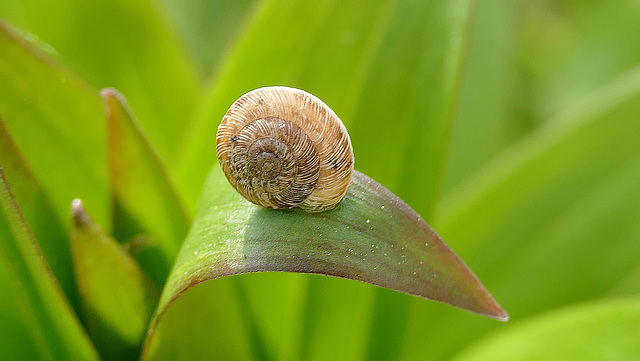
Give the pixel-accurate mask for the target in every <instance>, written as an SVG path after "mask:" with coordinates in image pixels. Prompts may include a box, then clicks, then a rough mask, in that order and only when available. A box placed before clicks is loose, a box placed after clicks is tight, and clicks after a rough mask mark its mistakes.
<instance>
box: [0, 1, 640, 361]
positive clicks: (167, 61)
mask: <svg viewBox="0 0 640 361" xmlns="http://www.w3.org/2000/svg"><path fill="white" fill-rule="evenodd" d="M637 16H638V7H637V5H636V4H635V3H633V2H621V3H618V4H615V5H611V4H610V3H609V2H606V1H596V2H580V1H575V2H569V1H567V2H560V3H557V2H553V3H552V2H536V3H530V2H522V3H514V2H509V1H495V2H489V1H486V2H474V1H463V0H456V1H451V2H436V1H422V2H421V1H417V2H391V1H387V2H384V1H373V2H369V3H368V5H367V6H366V7H363V6H362V4H360V3H358V2H349V1H346V2H332V1H321V2H296V1H259V2H258V1H218V2H209V3H204V2H202V3H199V2H183V1H173V0H164V1H162V2H160V1H151V0H136V1H97V2H94V3H91V4H85V3H84V2H81V1H76V0H61V1H56V2H51V3H48V2H47V3H35V2H31V1H24V2H3V3H0V18H2V19H4V20H6V21H7V23H4V22H3V23H2V25H0V119H1V120H2V128H1V129H0V165H2V168H3V170H4V173H5V174H6V178H7V182H8V184H10V186H11V189H12V191H13V195H14V196H15V199H16V200H17V204H16V203H13V200H12V197H11V195H10V193H9V191H8V188H6V187H5V188H3V193H2V200H3V203H2V204H3V217H0V221H1V222H2V223H0V232H2V233H0V237H2V238H1V239H2V243H0V292H2V295H3V296H2V297H0V355H2V356H3V358H5V357H6V358H9V357H11V358H53V359H65V358H72V359H77V358H83V359H91V358H96V357H97V354H96V352H95V349H94V344H98V345H103V346H101V348H100V349H101V352H102V354H101V356H102V357H103V358H105V359H109V358H114V357H118V355H123V354H124V355H128V356H129V357H131V358H135V357H137V355H138V352H139V348H140V347H141V345H140V341H139V340H140V338H141V336H140V335H141V333H144V332H145V330H146V328H147V325H146V322H145V321H144V320H145V319H146V318H147V317H150V313H151V312H153V311H155V309H154V308H155V306H156V301H155V300H156V299H157V297H158V294H159V291H160V290H159V289H158V288H157V285H162V284H163V283H164V280H165V278H166V277H167V275H168V273H169V270H170V269H171V266H172V264H173V263H174V259H175V256H176V255H177V254H178V252H179V249H180V243H181V242H182V239H183V238H184V236H185V235H186V233H187V231H188V229H189V228H190V225H191V224H192V219H193V218H194V217H195V216H196V209H197V202H198V198H199V196H200V194H201V191H202V189H203V187H202V185H203V184H204V183H205V178H206V177H207V174H208V173H209V171H210V170H211V166H212V165H213V164H214V163H215V158H214V156H215V150H214V146H213V139H214V134H215V128H216V126H217V123H218V121H219V119H221V117H222V115H223V114H224V112H225V110H226V109H227V107H228V106H229V105H230V104H231V103H232V102H233V100H235V99H236V98H237V97H238V96H239V95H240V94H242V93H244V92H246V91H248V90H250V89H253V88H256V87H259V86H264V85H276V84H279V85H289V86H296V87H299V88H303V89H305V90H308V91H310V92H312V93H314V94H316V95H318V96H319V97H320V98H322V99H323V100H324V101H325V102H326V103H327V104H329V105H331V107H332V108H333V109H334V110H335V111H336V113H337V114H339V115H340V117H341V118H342V119H343V121H345V123H346V125H347V128H348V129H349V131H350V134H351V137H352V141H353V145H354V150H355V156H356V168H357V169H359V170H360V171H363V172H364V173H366V174H368V175H370V176H371V177H372V178H374V179H376V180H377V181H379V182H380V183H381V184H383V185H385V186H386V187H387V188H389V189H390V190H391V191H393V192H394V193H396V194H398V195H399V196H400V197H401V198H402V199H404V200H405V201H406V202H407V203H408V204H409V205H410V206H411V207H412V208H413V209H415V210H416V211H417V212H418V213H419V214H421V215H422V217H423V218H424V219H426V220H427V221H429V223H430V224H432V225H433V226H434V228H435V229H436V230H438V232H439V234H440V235H441V236H442V237H443V238H444V239H445V240H446V241H447V243H448V244H449V245H450V246H451V247H452V248H453V249H454V250H455V251H456V253H458V254H459V255H460V256H461V258H462V259H464V260H465V261H466V262H467V264H468V265H469V266H470V267H471V268H472V269H473V270H474V271H475V272H476V274H477V275H478V276H479V278H480V279H481V280H483V282H484V284H485V285H486V286H487V288H488V289H489V290H491V291H492V293H493V295H494V296H495V297H496V299H497V300H499V301H500V303H501V304H502V305H503V306H504V307H505V309H506V310H508V311H509V313H510V314H511V317H512V318H511V321H510V322H509V323H507V324H503V323H499V322H495V321H494V320H490V319H486V318H483V317H480V316H477V315H473V314H469V313H466V312H462V311H460V310H457V309H452V308H447V307H443V306H442V305H440V304H437V303H433V302H427V301H424V300H422V299H419V298H412V297H410V296H407V295H405V294H401V293H397V292H394V291H390V290H387V289H382V288H376V287H374V286H370V285H367V284H364V283H358V282H354V281H349V280H341V279H335V278H327V277H321V276H309V275H299V274H283V273H276V274H274V273H268V274H251V275H241V276H234V277H227V278H221V279H217V280H215V281H211V282H206V283H203V284H201V285H199V286H197V287H194V288H193V289H191V290H190V291H189V292H186V293H184V294H183V295H182V296H181V297H179V298H178V299H177V300H176V302H175V303H174V304H173V305H172V306H171V307H170V308H169V310H168V311H167V312H166V314H165V315H164V316H163V318H162V321H161V323H160V325H159V327H158V328H157V329H156V330H155V331H154V332H155V334H154V336H153V337H154V339H155V340H157V342H156V343H155V344H154V345H151V346H149V347H150V348H149V350H150V351H149V353H148V355H147V356H148V357H149V358H150V359H175V358H183V359H198V358H216V359H277V360H296V359H318V360H325V359H348V360H353V359H381V360H382V359H400V360H413V359H425V358H426V359H435V360H445V359H452V358H455V359H461V360H462V359H474V360H475V359H491V360H492V359H496V358H497V357H499V356H502V357H503V358H507V359H514V358H517V359H531V360H540V359H547V358H548V357H551V356H550V354H551V353H553V355H562V356H561V357H560V358H562V359H567V360H568V359H572V358H573V359H579V360H584V359H588V358H589V357H592V358H598V357H600V356H602V355H605V356H602V357H613V356H607V355H616V357H619V358H620V359H629V360H632V359H637V358H638V356H639V355H640V350H639V349H638V346H637V342H633V340H634V339H635V338H636V337H634V336H633V335H634V333H635V334H636V335H637V334H638V331H639V330H640V320H639V319H638V317H639V315H640V307H639V305H640V299H639V298H638V292H639V291H640V290H639V289H638V282H637V279H638V277H640V265H639V263H638V257H637V255H638V254H640V245H639V243H638V242H637V239H638V236H639V234H640V228H639V227H638V225H637V219H638V217H639V216H640V145H639V142H638V141H637V138H638V137H637V134H640V132H639V131H640V129H639V127H640V122H638V120H637V119H638V117H637V114H640V71H639V70H638V69H640V68H639V67H638V64H640V53H638V50H637V49H638V48H637V46H636V44H637V41H638V36H637V34H640V31H639V30H640V29H638V27H640V23H639V22H637V21H636V20H637ZM9 24H11V25H9ZM16 29H19V30H16ZM19 32H20V33H19ZM107 87H114V88H116V89H118V90H119V91H121V92H122V94H124V95H125V96H126V97H127V100H128V101H129V104H130V107H131V112H132V113H133V114H135V115H136V117H137V119H138V120H139V122H140V125H139V126H137V125H136V122H129V121H120V120H122V119H127V118H128V117H129V112H128V110H127V109H126V107H124V106H123V105H122V102H121V101H119V100H118V95H117V94H116V93H115V92H114V91H113V90H105V91H103V96H104V98H105V99H106V102H107V105H108V109H109V110H110V112H109V114H108V119H109V120H108V121H106V122H105V115H104V100H103V99H102V98H101V97H100V95H99V89H102V88H107ZM107 124H109V125H110V128H107ZM114 135H117V136H114ZM114 149H117V150H118V151H117V152H114V151H113V150H114ZM214 169H215V168H214ZM215 181H216V180H215V176H214V175H212V176H211V178H210V181H209V182H208V183H207V185H208V186H207V187H209V188H205V191H204V192H203V194H206V193H207V192H209V193H210V194H214V193H215V192H216V191H215V190H214V191H211V188H210V187H211V186H212V185H213V184H215ZM3 183H4V182H3ZM231 194H233V193H231ZM218 195H219V196H222V193H220V194H218ZM76 198H80V199H82V201H83V204H81V203H79V202H76V203H74V207H73V212H72V214H71V215H70V212H69V207H70V204H71V201H72V200H73V199H76ZM211 200H212V198H208V197H203V200H202V201H201V202H203V203H206V202H209V201H211ZM17 206H19V207H20V209H21V210H22V213H23V214H24V221H26V223H25V222H23V220H22V219H20V218H19V213H17V212H16V211H15V209H17V208H16V207H17ZM201 206H202V203H201ZM85 209H86V210H85ZM229 212H230V211H229ZM216 214H217V215H218V216H221V215H224V214H225V213H216ZM89 217H90V218H89ZM196 222H197V221H196ZM24 224H28V226H29V228H30V229H31V231H32V234H33V239H32V238H30V234H29V233H28V232H25V231H24ZM217 224H220V223H217ZM331 227H333V226H329V228H327V229H330V228H331ZM192 229H193V228H192ZM201 229H202V230H203V231H206V228H201ZM112 236H113V237H114V238H115V239H117V240H118V241H119V242H121V243H122V244H123V245H126V247H127V248H128V249H127V250H128V252H122V251H121V249H120V248H117V247H115V248H114V247H113V243H111V240H110V237H112ZM87 238H90V239H93V240H94V241H93V242H91V243H83V240H86V239H87ZM35 240H37V243H38V244H39V246H40V248H41V249H42V253H43V255H44V256H45V258H46V261H47V263H48V264H49V265H50V267H51V270H52V273H53V275H55V277H56V279H57V281H58V282H59V284H60V288H61V289H62V290H63V291H64V296H66V297H64V296H63V293H60V292H57V291H56V289H55V288H56V286H55V283H53V282H51V278H48V277H46V276H45V275H46V268H45V267H44V266H43V263H41V262H40V261H39V260H38V259H37V258H36V257H25V256H24V254H31V255H32V256H33V255H35V254H34V253H33V248H32V245H33V242H34V241H35ZM70 240H73V241H72V242H71V241H70ZM96 240H97V241H96ZM149 243H151V244H152V245H153V246H149ZM71 245H74V247H73V248H72V247H71ZM21 247H22V248H21ZM196 250H197V249H194V250H193V251H196ZM183 251H184V250H183ZM72 252H74V253H75V254H76V255H78V254H80V255H83V256H81V257H77V256H76V257H75V258H76V260H77V259H81V260H82V262H78V261H76V263H75V265H74V264H73V261H72ZM184 252H186V251H184ZM96 254H98V255H102V257H98V259H97V260H95V259H93V258H92V257H91V256H92V255H93V256H94V258H95V255H96ZM128 254H133V255H135V260H136V262H132V258H131V257H129V256H128ZM105 260H108V262H107V263H108V264H111V265H112V266H113V269H112V270H111V271H110V272H108V273H105V272H104V270H103V271H96V270H95V269H92V267H91V265H92V262H97V261H105ZM74 266H75V270H76V273H78V277H76V276H75V275H74V274H73V272H74ZM122 270H126V271H125V273H124V276H120V277H119V278H118V276H117V272H119V271H122ZM33 275H40V277H33ZM82 275H90V276H91V277H92V278H91V279H93V280H101V281H100V282H96V283H92V282H84V283H83V281H82ZM87 277H88V276H87ZM76 279H77V282H76ZM113 280H121V281H120V283H119V284H117V285H113V286H109V284H108V282H113ZM116 286H117V287H116ZM116 290H120V291H122V290H124V291H126V295H124V296H123V295H122V294H119V293H118V292H115V291H116ZM110 291H111V292H110ZM79 295H82V297H85V298H86V296H87V295H90V296H95V300H94V302H93V303H89V304H90V305H92V307H94V308H95V309H86V306H85V305H86V304H87V303H86V300H84V299H82V300H81V299H80V296H79ZM619 297H624V298H625V299H623V300H608V299H609V298H619ZM125 299H126V300H132V299H133V300H135V302H132V303H131V304H130V305H129V306H132V307H125V306H126V305H124V304H122V303H121V302H123V301H122V300H125ZM587 301H589V302H587ZM67 302H68V304H69V305H71V307H68V306H67ZM578 303H584V304H582V305H575V304H578ZM114 305H121V306H122V307H120V309H117V308H116V309H115V310H116V312H113V310H114V307H113V306H114ZM103 306H104V307H105V308H104V309H106V310H107V311H106V312H107V313H103V315H105V314H106V315H108V317H106V316H105V318H103V320H104V319H106V320H109V322H102V323H101V322H100V321H99V320H92V319H91V316H90V315H92V314H96V311H100V310H101V307H103ZM109 312H111V313H109ZM75 314H78V315H80V317H81V318H82V320H83V323H82V325H81V324H80V323H78V322H77V321H75V320H76V318H75V317H76V316H75ZM542 314H546V315H542ZM121 325H124V328H119V327H120V326H121ZM576 328H579V329H580V332H577V333H575V338H573V339H569V338H567V337H566V336H567V334H568V333H569V332H572V331H573V330H575V329H576ZM85 330H86V332H85ZM87 332H88V333H89V334H90V335H91V339H89V337H87ZM485 335H487V336H486V340H483V338H485V337H484V336H485ZM547 335H548V336H547ZM576 340H578V341H576ZM598 340H603V341H602V342H598ZM605 340H606V341H605ZM105 345H106V346H105ZM104 350H106V351H104ZM527 350H549V353H546V354H545V353H544V352H539V353H536V352H528V351H527ZM109 352H113V354H110V353H109ZM554 352H555V353H554Z"/></svg>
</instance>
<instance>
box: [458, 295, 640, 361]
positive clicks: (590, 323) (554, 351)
mask: <svg viewBox="0 0 640 361" xmlns="http://www.w3.org/2000/svg"><path fill="white" fill-rule="evenodd" d="M638 335H640V298H638V297H635V298H629V299H621V300H604V301H598V302H594V303H590V304H586V305H579V306H573V307H570V308H566V309H561V310H554V311H551V312H549V313H547V314H545V315H542V316H538V317H535V318H533V319H531V320H526V321H524V322H521V323H519V324H516V325H513V327H509V328H507V329H505V330H503V331H502V332H496V333H495V334H492V335H490V336H489V337H486V338H485V339H483V340H481V341H480V342H478V343H477V344H475V345H473V346H471V347H470V348H469V349H468V350H466V351H465V352H463V353H462V355H460V356H459V357H456V358H454V360H455V361H464V360H474V361H476V360H478V361H482V360H492V361H494V360H495V361H500V360H520V361H535V360H566V361H572V360H580V361H590V360H593V361H596V360H619V361H624V360H629V361H631V360H637V359H638V358H640V343H638Z"/></svg>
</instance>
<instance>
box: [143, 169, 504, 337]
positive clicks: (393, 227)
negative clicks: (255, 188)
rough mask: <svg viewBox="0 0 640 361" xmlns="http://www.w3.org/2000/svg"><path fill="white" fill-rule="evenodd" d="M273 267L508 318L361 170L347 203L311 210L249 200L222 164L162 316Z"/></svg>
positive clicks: (421, 224) (208, 188)
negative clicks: (200, 293) (186, 296)
mask: <svg viewBox="0 0 640 361" xmlns="http://www.w3.org/2000/svg"><path fill="white" fill-rule="evenodd" d="M265 271H281V272H283V271H284V272H299V273H315V274H325V275H331V276H336V277H343V278H350V279H354V280H359V281H364V282H368V283H372V284H375V285H379V286H383V287H387V288H391V289H395V290H398V291H401V292H405V293H409V294H412V295H416V296H420V297H424V298H429V299H433V300H437V301H441V302H445V303H448V304H451V305H454V306H456V307H460V308H464V309H467V310H470V311H474V312H478V313H481V314H484V315H488V316H491V317H495V318H498V319H506V318H507V317H508V316H507V315H506V313H505V312H504V311H503V310H502V309H501V308H500V306H498V304H497V303H495V301H494V300H493V299H492V298H491V296H490V295H489V294H488V293H487V292H486V290H485V289H484V288H483V287H482V285H481V284H480V283H479V282H478V280H477V279H476V278H475V276H474V275H473V274H472V273H471V271H470V270H469V269H468V268H467V267H466V266H465V265H464V263H462V261H460V259H459V258H458V257H457V256H456V255H455V254H454V253H453V252H452V251H451V250H450V249H449V248H448V247H447V246H446V245H445V244H444V243H443V242H442V240H441V239H440V238H439V237H438V235H437V234H436V233H435V232H434V231H433V230H432V229H431V228H430V227H429V226H428V225H427V224H426V223H425V222H424V221H423V220H422V219H421V218H420V216H418V214H416V213H415V212H414V211H413V210H411V208H409V207H408V206H407V205H406V204H405V203H404V202H402V201H401V200H400V199H399V198H398V197H396V196H395V195H393V194H392V193H391V192H389V191H388V190H386V189H385V188H384V187H382V186H381V185H380V184H378V183H377V182H375V181H374V180H372V179H371V178H369V177H367V176H365V175H363V174H362V173H360V172H355V173H354V178H353V180H352V183H351V185H350V187H349V190H348V192H347V196H346V197H345V199H344V200H343V201H342V202H341V203H340V204H339V205H338V207H336V208H335V209H333V210H331V211H327V212H322V213H316V214H310V213H306V212H303V211H301V210H298V209H293V210H272V209H266V208H262V207H259V206H256V205H254V204H251V203H249V202H248V201H246V200H245V199H244V198H242V196H240V194H238V193H237V192H236V191H235V190H234V189H233V188H232V187H231V185H229V184H228V181H227V179H226V177H225V176H224V174H223V173H222V171H221V169H220V168H219V167H214V168H213V170H212V172H211V175H210V177H209V180H208V182H207V185H206V187H205V191H204V193H203V196H202V199H201V203H200V210H199V213H198V215H197V216H196V219H195V220H194V223H193V226H192V229H191V231H190V232H189V235H188V236H187V239H186V240H185V243H184V244H183V246H182V249H181V251H180V255H179V256H178V259H177V260H176V263H175V265H174V268H173V270H172V273H171V274H170V276H169V279H168V280H167V284H166V286H165V289H164V291H163V295H162V298H161V300H160V304H159V307H158V311H157V314H156V315H157V316H160V315H161V314H162V313H164V312H165V311H166V309H167V308H168V307H169V306H170V304H171V302H172V301H174V300H175V299H176V298H178V297H179V296H180V295H181V294H182V293H183V292H185V291H186V290H188V289H189V288H191V287H193V286H194V285H197V284H199V283H202V282H204V281H207V280H211V279H215V278H219V277H223V276H229V275H235V274H241V273H250V272H265ZM157 322H158V320H156V321H154V323H157ZM152 327H155V326H153V325H152Z"/></svg>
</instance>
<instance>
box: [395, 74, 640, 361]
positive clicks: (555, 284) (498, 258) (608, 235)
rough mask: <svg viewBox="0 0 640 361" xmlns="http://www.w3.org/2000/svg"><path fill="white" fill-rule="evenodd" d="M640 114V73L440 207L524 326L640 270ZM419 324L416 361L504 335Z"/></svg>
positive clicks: (459, 243)
mask: <svg viewBox="0 0 640 361" xmlns="http://www.w3.org/2000/svg"><path fill="white" fill-rule="evenodd" d="M639 112H640V67H636V68H634V69H632V70H630V71H628V72H627V73H625V74H623V75H622V76H620V77H619V78H617V79H615V80H614V81H612V82H610V83H609V84H607V85H606V86H605V87H602V88H601V89H599V90H598V91H596V92H594V93H592V94H591V95H590V96H588V97H586V98H585V99H583V100H582V101H581V102H579V103H577V104H575V105H574V106H572V107H570V108H568V109H567V110H566V111H564V112H562V113H561V114H559V115H558V116H557V117H556V118H555V119H553V120H551V121H549V123H548V124H547V125H546V126H544V127H542V128H541V129H540V130H538V131H537V132H535V133H532V134H531V135H530V136H528V137H527V138H525V139H524V140H523V141H522V142H519V143H518V144H517V145H516V146H514V147H513V148H511V149H509V150H508V151H506V152H504V154H502V155H501V156H500V157H499V158H498V159H496V160H495V161H494V162H492V163H490V164H489V165H488V166H487V167H485V169H484V170H483V171H482V172H481V173H479V174H478V175H477V176H476V177H474V178H473V179H470V180H469V181H468V182H467V183H466V184H465V185H464V186H463V187H461V188H460V189H459V190H458V192H457V193H454V194H453V195H452V196H451V197H449V198H447V199H444V200H443V201H442V203H441V206H440V208H439V211H438V215H439V217H438V219H437V220H436V224H439V229H441V231H442V233H443V234H444V236H445V237H446V239H448V240H450V242H451V243H452V244H453V245H454V247H455V248H456V250H459V252H460V253H461V255H462V256H463V258H464V259H465V260H467V261H468V262H469V263H470V264H472V265H473V267H474V269H476V270H478V272H479V273H480V274H482V275H483V280H485V282H486V283H487V284H488V285H489V287H490V289H492V290H494V292H495V294H496V295H497V296H498V298H499V299H500V300H501V301H502V302H503V303H504V304H505V305H506V307H507V308H508V309H509V311H510V313H511V314H512V316H513V317H514V319H516V318H518V317H523V316H527V315H531V314H534V313H536V312H540V311H542V310H544V309H548V308H551V307H557V306H562V305H566V304H570V303H573V302H580V301H584V300H589V299H593V298H596V297H599V296H602V295H604V294H606V293H607V292H608V291H609V290H610V288H611V287H612V285H614V284H616V283H618V282H620V281H622V280H623V279H625V278H627V276H628V275H630V274H631V273H632V272H634V270H636V269H637V266H638V257H637V254H639V252H640V244H639V243H638V242H635V241H634V240H635V239H637V238H638V237H640V229H639V228H638V226H637V219H639V217H640V145H639V143H638V142H637V137H634V136H633V134H640V122H638V118H637V114H639ZM435 311H437V312H435ZM414 316H415V318H413V319H412V324H411V325H410V328H409V329H408V334H409V335H410V337H408V338H407V339H406V340H405V347H407V349H406V352H407V355H408V359H420V358H421V357H422V355H424V354H425V353H427V352H428V353H430V355H431V356H432V357H433V359H436V360H443V359H448V358H449V357H450V355H451V354H453V353H454V352H456V351H457V349H458V348H459V345H461V344H466V343H469V342H471V341H473V340H475V339H477V338H478V337H479V336H480V335H482V334H483V333H486V332H488V331H489V330H490V329H492V328H494V327H495V326H494V325H491V324H490V323H487V322H482V321H481V320H470V319H467V318H466V317H462V316H460V315H455V314H452V313H450V312H448V311H447V310H441V309H438V310H436V309H435V308H432V309H429V310H428V309H427V308H420V307H416V310H415V311H414ZM427 322H428V323H427ZM460 324H464V327H460Z"/></svg>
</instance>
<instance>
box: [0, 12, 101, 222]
mask: <svg viewBox="0 0 640 361" xmlns="http://www.w3.org/2000/svg"><path fill="white" fill-rule="evenodd" d="M0 54H2V56H0V84H2V86H0V116H1V117H2V120H3V122H4V123H5V125H6V128H7V130H8V132H9V134H10V135H11V137H12V138H13V140H14V141H15V143H16V146H17V148H18V149H19V150H20V153H21V154H22V155H23V157H24V160H25V162H26V163H27V164H28V168H29V169H30V170H31V171H32V172H33V175H34V177H35V178H36V180H37V181H38V182H39V184H40V186H41V187H42V189H43V190H44V192H45V194H47V196H48V197H50V200H51V205H52V206H53V209H54V210H55V212H56V215H57V217H58V221H59V222H60V223H61V224H64V225H66V226H67V227H68V221H67V219H68V214H69V202H71V200H72V199H74V198H76V197H81V198H82V199H84V200H85V203H86V206H87V208H88V209H89V210H90V212H91V214H93V215H94V217H95V220H96V221H97V222H98V223H100V224H101V225H103V226H105V227H108V226H110V212H109V208H110V207H109V196H108V185H107V167H106V159H107V154H106V149H105V129H104V126H103V124H104V120H103V119H104V118H103V115H102V106H101V104H100V97H99V96H98V95H97V92H96V91H94V90H93V89H91V88H90V87H89V86H87V84H85V83H84V82H83V81H81V80H80V79H78V78H77V77H76V76H75V75H74V74H72V73H70V72H69V71H68V70H66V69H65V68H64V67H62V66H61V65H59V64H58V63H57V62H55V61H53V60H52V59H51V58H50V57H49V56H48V55H47V54H45V53H43V52H42V51H41V50H39V49H37V48H35V47H33V45H32V44H29V43H28V42H27V41H26V40H25V39H24V38H22V36H21V35H19V34H18V33H17V32H16V31H14V30H12V29H11V28H10V27H9V26H8V25H6V24H4V23H2V22H1V21H0Z"/></svg>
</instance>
